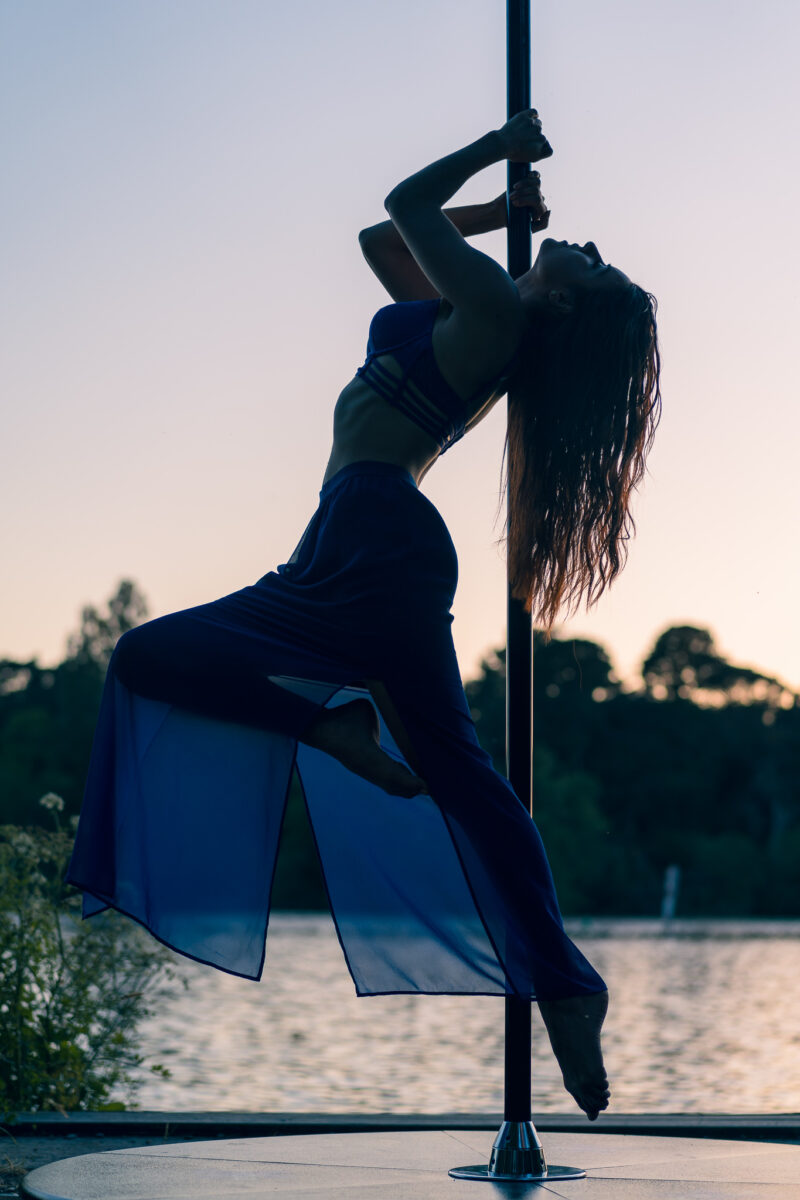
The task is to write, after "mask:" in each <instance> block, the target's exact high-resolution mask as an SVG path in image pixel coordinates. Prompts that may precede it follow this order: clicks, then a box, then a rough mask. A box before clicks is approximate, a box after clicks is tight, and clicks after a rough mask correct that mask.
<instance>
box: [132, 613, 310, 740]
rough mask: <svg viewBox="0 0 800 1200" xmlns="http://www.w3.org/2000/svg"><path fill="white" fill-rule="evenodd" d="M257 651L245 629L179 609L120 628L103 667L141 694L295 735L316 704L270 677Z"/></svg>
mask: <svg viewBox="0 0 800 1200" xmlns="http://www.w3.org/2000/svg"><path fill="white" fill-rule="evenodd" d="M263 658H264V655H263V650H262V648H261V647H260V646H259V643H258V641H257V640H256V639H253V638H250V637H248V635H247V634H246V633H234V632H232V631H231V630H229V629H226V628H224V627H222V626H216V625H213V624H211V623H210V622H206V621H201V620H198V619H197V618H196V617H192V616H190V615H189V614H188V613H185V612H178V613H173V614H171V615H170V616H166V617H159V618H158V619H157V620H155V621H148V622H147V623H146V624H145V625H139V626H137V628H136V629H131V630H130V631H129V632H128V633H126V634H124V635H123V636H122V637H121V638H120V640H119V642H118V643H117V646H116V649H115V650H114V654H113V655H112V658H111V663H110V665H109V670H110V671H113V673H114V674H115V675H116V677H117V678H118V679H119V680H120V682H121V683H123V684H124V685H125V686H126V687H127V688H129V689H130V690H131V691H132V692H136V693H137V694H138V695H140V696H146V697H148V698H149V699H152V700H160V701H162V702H164V703H167V704H174V705H176V706H178V707H179V708H185V709H187V710H188V711H189V712H195V713H200V714H201V715H203V716H207V717H214V718H216V719H218V720H221V721H234V722H236V723H237V724H240V725H248V726H251V727H254V728H256V729H274V730H275V731H276V732H278V733H283V734H287V735H289V736H290V737H296V738H299V737H300V735H301V734H303V733H304V732H305V731H306V729H308V727H309V725H310V724H311V723H312V722H313V721H314V720H315V719H316V718H317V716H318V715H319V712H320V707H321V706H320V704H319V703H316V702H314V701H312V700H307V699H306V698H305V697H304V696H300V695H297V693H296V692H293V691H290V690H289V689H288V688H284V687H281V686H280V685H279V684H276V683H273V682H272V681H271V680H270V678H269V676H270V673H271V672H270V668H269V664H268V663H267V662H266V661H263Z"/></svg>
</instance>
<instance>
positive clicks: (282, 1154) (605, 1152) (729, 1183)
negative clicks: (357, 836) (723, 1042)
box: [8, 1129, 800, 1200]
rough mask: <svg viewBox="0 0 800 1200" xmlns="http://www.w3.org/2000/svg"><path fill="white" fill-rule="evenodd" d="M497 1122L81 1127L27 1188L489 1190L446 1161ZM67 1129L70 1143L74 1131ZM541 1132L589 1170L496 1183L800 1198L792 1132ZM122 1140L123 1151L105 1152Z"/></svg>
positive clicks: (527, 1189) (224, 1194)
mask: <svg viewBox="0 0 800 1200" xmlns="http://www.w3.org/2000/svg"><path fill="white" fill-rule="evenodd" d="M494 1134H495V1130H484V1131H480V1130H473V1131H469V1130H463V1129H459V1130H437V1131H427V1132H426V1131H421V1132H383V1133H380V1132H376V1133H349V1134H316V1135H305V1136H302V1135H301V1136H292V1137H285V1136H284V1137H245V1138H219V1139H213V1140H210V1141H209V1140H202V1139H199V1140H192V1141H188V1142H187V1141H186V1140H185V1139H183V1140H182V1139H172V1138H169V1139H163V1138H158V1139H156V1138H150V1139H147V1138H142V1139H136V1138H118V1139H111V1138H108V1139H105V1138H90V1139H82V1138H75V1139H74V1140H73V1141H72V1145H71V1147H70V1150H69V1151H68V1153H69V1154H70V1155H75V1154H77V1155H79V1157H73V1158H70V1159H68V1160H63V1159H62V1160H61V1161H59V1162H57V1163H53V1164H51V1165H49V1166H47V1165H45V1166H41V1167H39V1168H38V1169H35V1170H34V1171H33V1172H32V1174H31V1175H29V1176H27V1178H26V1180H25V1186H24V1189H23V1190H22V1192H21V1195H23V1196H25V1197H30V1198H31V1200H45V1198H46V1200H57V1198H58V1200H96V1198H97V1197H112V1196H125V1197H126V1200H211V1198H212V1197H213V1200H254V1198H256V1197H267V1196H270V1197H277V1196H287V1197H288V1196H291V1198H292V1200H323V1198H324V1200H336V1198H337V1197H339V1196H341V1197H342V1200H344V1198H345V1197H347V1198H348V1200H351V1198H352V1196H353V1195H358V1196H359V1198H360V1200H373V1198H375V1200H433V1197H437V1200H438V1198H439V1197H441V1196H442V1195H444V1196H449V1197H450V1198H451V1200H467V1198H469V1197H478V1196H480V1195H481V1185H480V1184H478V1183H475V1182H470V1181H464V1180H454V1179H450V1178H449V1177H448V1174H447V1172H448V1170H449V1168H451V1167H459V1166H464V1165H472V1164H481V1163H485V1162H486V1160H487V1158H488V1153H489V1149H490V1147H491V1143H492V1140H493V1138H494ZM42 1140H43V1139H30V1143H31V1144H30V1145H26V1146H25V1150H24V1154H25V1158H26V1161H27V1163H28V1164H31V1163H32V1162H33V1160H34V1159H35V1155H36V1154H37V1153H38V1154H42V1152H43V1151H44V1152H45V1153H46V1152H47V1151H46V1148H44V1147H42V1145H41V1141H42ZM57 1140H58V1141H59V1142H61V1145H60V1147H59V1149H60V1150H61V1151H63V1149H64V1143H63V1141H62V1140H61V1139H57ZM25 1141H26V1143H27V1142H28V1141H29V1139H25ZM50 1141H51V1145H52V1139H50ZM87 1142H88V1144H89V1154H88V1156H87V1153H86V1146H87ZM34 1143H37V1144H36V1145H34ZM122 1143H125V1144H122ZM143 1143H144V1144H143ZM542 1143H543V1145H544V1149H545V1153H546V1155H547V1159H548V1162H549V1163H551V1164H552V1163H561V1164H565V1165H568V1166H577V1167H582V1168H585V1170H586V1178H585V1179H578V1180H571V1181H563V1182H561V1181H550V1182H548V1183H546V1184H544V1185H543V1186H540V1185H538V1184H533V1183H513V1184H510V1185H502V1184H493V1185H491V1193H492V1194H493V1195H497V1192H498V1190H501V1191H503V1190H505V1193H506V1194H507V1195H509V1196H512V1195H513V1196H514V1197H516V1198H522V1197H531V1198H532V1197H534V1196H536V1197H539V1198H541V1200H550V1197H562V1198H563V1200H572V1198H573V1197H574V1198H575V1200H611V1198H614V1200H617V1198H619V1200H673V1198H675V1200H678V1198H679V1200H756V1198H757V1200H797V1197H798V1195H800V1146H796V1145H792V1144H787V1143H783V1144H781V1143H778V1142H772V1143H771V1142H749V1141H744V1140H739V1141H722V1140H717V1139H713V1138H689V1137H649V1136H641V1135H639V1136H637V1135H629V1134H605V1135H604V1134H589V1133H582V1134H576V1133H550V1134H542ZM98 1149H101V1151H102V1152H101V1153H97V1152H96V1151H97V1150H98ZM112 1149H113V1150H114V1151H116V1152H115V1153H111V1152H106V1151H112ZM8 1194H10V1195H12V1196H13V1195H15V1192H14V1191H10V1193H8Z"/></svg>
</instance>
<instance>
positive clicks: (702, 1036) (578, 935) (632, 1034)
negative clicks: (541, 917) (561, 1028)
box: [138, 915, 800, 1113]
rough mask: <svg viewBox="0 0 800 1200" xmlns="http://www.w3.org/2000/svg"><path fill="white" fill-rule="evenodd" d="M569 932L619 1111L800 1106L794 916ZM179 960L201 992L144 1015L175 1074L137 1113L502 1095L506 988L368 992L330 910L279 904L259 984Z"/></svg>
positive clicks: (154, 1082)
mask: <svg viewBox="0 0 800 1200" xmlns="http://www.w3.org/2000/svg"><path fill="white" fill-rule="evenodd" d="M675 929H677V933H676V932H675ZM570 931H571V933H572V935H573V937H574V939H575V941H576V942H577V943H578V944H579V945H580V947H581V949H582V950H583V951H584V952H585V953H586V954H587V955H588V957H589V958H590V959H591V961H592V962H593V963H594V964H595V965H596V966H597V968H598V969H599V970H600V972H601V973H602V974H603V976H604V977H605V978H606V980H607V981H608V983H609V988H610V991H611V999H612V1006H611V1009H610V1012H609V1017H608V1020H607V1023H606V1030H607V1035H606V1039H605V1045H606V1059H607V1063H608V1068H609V1074H610V1077H611V1084H612V1089H613V1099H612V1104H613V1109H615V1110H616V1111H618V1112H648V1111H649V1112H748V1113H755V1112H761V1113H773V1112H797V1111H800V1005H799V1004H798V985H799V981H800V922H792V923H789V922H786V923H780V922H770V923H767V922H764V923H750V922H747V923H737V924H731V923H722V922H718V923H714V924H711V923H706V924H696V925H695V924H692V925H689V924H688V923H687V924H680V925H677V926H674V927H673V930H672V931H671V932H670V933H669V934H665V933H663V932H661V930H660V928H659V926H658V925H657V924H656V923H652V924H648V923H646V922H604V923H602V924H599V923H598V924H594V925H589V924H583V925H579V926H575V925H572V926H571V927H570ZM175 961H176V963H177V964H179V967H180V971H181V974H182V975H184V976H186V977H187V978H188V979H189V983H190V985H189V989H188V990H187V991H183V989H180V990H176V992H175V995H174V998H173V1000H172V1001H171V1003H170V1005H169V1006H168V1007H165V1009H164V1010H163V1011H162V1013H161V1014H160V1015H159V1016H158V1017H154V1018H152V1019H151V1021H150V1022H149V1023H148V1024H147V1025H146V1026H145V1027H143V1033H144V1045H143V1052H144V1053H145V1054H146V1055H147V1057H148V1059H149V1060H150V1061H155V1062H161V1063H164V1064H165V1065H166V1066H168V1067H169V1068H170V1070H171V1071H172V1078H171V1079H169V1080H162V1079H159V1078H158V1077H157V1076H148V1075H147V1073H146V1072H144V1071H143V1072H142V1078H144V1080H145V1082H144V1084H143V1086H142V1087H141V1090H140V1092H139V1094H138V1103H139V1106H140V1107H141V1108H145V1109H173V1110H203V1109H209V1110H211V1109H213V1110H217V1111H221V1110H239V1111H266V1112H275V1111H305V1112H313V1111H316V1112H322V1111H330V1112H376V1111H378V1112H379V1111H392V1112H396V1113H408V1112H459V1111H460V1112H487V1111H499V1110H500V1109H501V1108H502V1088H503V1075H502V1061H503V1002H502V999H501V998H499V997H498V998H495V997H477V998H475V999H470V998H468V997H450V996H384V997H378V996H376V997H364V998H361V999H358V998H356V996H355V993H354V989H353V985H352V982H351V980H350V976H349V975H348V973H347V969H346V967H345V964H344V959H343V957H342V953H341V950H340V948H339V944H338V942H337V940H336V936H335V933H334V929H333V924H332V922H331V921H330V919H329V918H328V917H327V916H306V915H302V916H298V915H277V916H274V917H273V918H272V920H271V922H270V932H269V940H268V944H267V965H266V968H265V972H264V977H263V978H262V980H261V982H260V983H253V982H251V981H249V980H244V979H237V978H234V977H233V976H230V975H224V974H222V973H221V972H219V971H215V970H213V969H212V968H209V967H204V966H200V965H199V964H195V963H192V962H190V961H189V960H187V959H183V958H178V957H177V956H176V957H175ZM534 1020H535V1022H536V1024H535V1027H534V1090H535V1105H536V1109H537V1110H538V1111H539V1112H566V1111H571V1110H572V1107H573V1102H572V1100H571V1098H570V1097H569V1096H568V1095H567V1094H566V1092H564V1091H563V1089H562V1086H561V1084H560V1080H559V1075H558V1070H557V1068H556V1064H555V1060H554V1059H553V1056H552V1053H551V1051H550V1049H549V1046H548V1044H547V1040H546V1034H545V1033H544V1030H543V1028H542V1026H541V1024H540V1022H539V1018H538V1013H537V1011H536V1009H535V1006H534ZM575 1111H576V1112H577V1111H578V1110H577V1109H575ZM610 1111H613V1110H610Z"/></svg>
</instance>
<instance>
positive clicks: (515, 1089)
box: [503, 0, 533, 1121]
mask: <svg viewBox="0 0 800 1200" xmlns="http://www.w3.org/2000/svg"><path fill="white" fill-rule="evenodd" d="M506 38H507V48H506V49H507V92H508V95H507V101H508V103H507V110H508V116H509V117H513V116H514V115H515V113H518V112H520V111H521V110H522V109H524V108H530V107H531V12H530V0H507V2H506ZM527 170H528V166H527V164H526V163H512V162H510V163H509V164H508V187H509V190H510V189H511V188H512V187H513V186H514V184H515V183H516V182H517V181H518V180H519V179H521V178H523V177H524V175H525V174H526V172H527ZM530 265H531V227H530V219H529V215H528V212H527V210H526V209H523V208H513V207H512V206H511V205H509V212H508V271H509V274H510V275H511V277H512V279H516V278H517V277H518V276H520V275H522V274H524V272H525V271H527V270H528V269H529V268H530ZM513 400H514V398H513V395H511V396H509V400H508V402H509V405H511V404H512V403H513ZM506 500H507V503H508V504H510V503H511V498H510V497H508V496H507V497H506ZM532 682H533V674H532V638H531V618H530V615H529V614H528V613H526V612H525V609H524V606H523V605H522V603H521V602H520V601H519V600H515V599H514V598H513V597H512V595H511V589H510V587H509V589H508V593H507V634H506V765H507V770H508V778H509V782H510V783H511V786H512V787H513V788H514V791H515V792H516V793H517V795H518V796H519V798H520V800H522V802H523V804H527V805H528V808H529V810H531V811H532V796H531V756H532V733H533V704H532ZM505 1005H506V1014H505V1015H506V1048H505V1110H504V1114H503V1115H504V1117H505V1120H506V1121H530V1119H531V1004H530V1001H529V1000H522V999H519V998H518V997H516V996H508V997H506V1002H505Z"/></svg>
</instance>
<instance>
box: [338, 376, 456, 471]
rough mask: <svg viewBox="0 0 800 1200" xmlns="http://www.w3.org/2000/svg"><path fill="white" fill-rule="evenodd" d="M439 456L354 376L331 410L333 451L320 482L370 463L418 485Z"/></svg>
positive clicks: (425, 436) (425, 437)
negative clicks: (394, 469)
mask: <svg viewBox="0 0 800 1200" xmlns="http://www.w3.org/2000/svg"><path fill="white" fill-rule="evenodd" d="M439 453H440V450H439V446H438V444H437V443H436V442H435V441H434V440H433V438H431V437H429V436H428V434H427V433H425V432H424V431H423V430H422V429H420V428H419V426H418V425H415V423H414V422H413V421H412V420H411V419H410V417H407V416H405V414H404V413H402V412H400V411H399V410H398V409H395V408H392V406H391V405H390V404H387V403H386V401H385V400H384V399H383V397H382V396H379V395H378V393H377V392H375V391H374V390H373V389H372V388H371V387H370V385H369V384H368V383H366V382H365V381H364V380H363V379H359V378H358V377H357V376H356V377H355V378H354V379H353V380H352V381H351V382H350V383H348V385H347V387H346V388H344V389H343V390H342V391H341V392H340V394H339V399H338V400H337V401H336V407H335V408H334V410H333V448H332V449H331V456H330V458H329V459H328V466H327V468H326V470H325V478H324V479H323V481H322V482H323V483H327V482H328V480H329V479H330V478H331V476H333V475H335V474H336V472H337V471H341V469H342V467H348V466H350V464H351V463H356V462H365V461H370V462H386V463H393V464H394V465H395V466H398V467H403V468H404V469H405V470H406V471H408V472H409V473H410V474H411V475H413V477H414V479H415V481H416V482H417V484H419V482H420V480H421V479H422V476H423V475H424V474H425V473H426V471H428V470H429V468H430V467H431V466H432V465H433V463H434V462H435V461H436V459H437V458H438V457H439Z"/></svg>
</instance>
